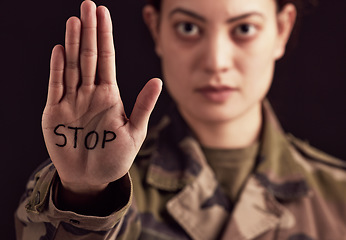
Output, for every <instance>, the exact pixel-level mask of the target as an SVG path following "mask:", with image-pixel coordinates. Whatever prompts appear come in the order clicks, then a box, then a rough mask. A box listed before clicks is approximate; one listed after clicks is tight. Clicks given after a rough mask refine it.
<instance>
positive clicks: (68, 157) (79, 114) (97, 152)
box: [42, 0, 162, 194]
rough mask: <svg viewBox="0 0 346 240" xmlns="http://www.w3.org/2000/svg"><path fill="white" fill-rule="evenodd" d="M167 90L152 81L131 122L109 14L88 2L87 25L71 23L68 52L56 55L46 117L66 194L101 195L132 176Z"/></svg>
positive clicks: (84, 13) (50, 144)
mask: <svg viewBox="0 0 346 240" xmlns="http://www.w3.org/2000/svg"><path fill="white" fill-rule="evenodd" d="M133 81H135V79H134V80H133ZM161 85H162V83H161V80H159V79H152V80H150V81H149V82H148V83H147V84H146V85H145V87H144V88H143V90H142V91H141V92H140V94H139V95H138V97H137V101H136V103H135V106H134V109H133V111H132V114H131V116H130V118H129V119H128V118H127V117H126V115H125V112H124V107H123V103H122V101H121V98H120V94H119V89H118V86H117V82H116V70H115V51H114V45H113V34H112V22H111V18H110V14H109V11H108V9H107V8H105V7H103V6H100V7H96V5H95V4H94V3H93V2H92V1H89V0H86V1H84V2H83V3H82V5H81V19H79V18H77V17H71V18H70V19H69V20H68V21H67V23H66V39H65V48H64V47H63V46H61V45H57V46H55V47H54V49H53V51H52V56H51V72H50V80H49V90H48V98H47V104H46V107H45V109H44V113H43V117H42V128H43V134H44V138H45V142H46V146H47V149H48V152H49V155H50V157H51V159H52V161H53V163H54V165H55V167H56V169H57V171H58V174H59V176H60V179H61V182H62V185H63V187H64V188H65V189H68V190H69V191H71V192H74V193H81V194H85V193H97V192H100V191H102V190H103V189H105V188H106V186H107V185H108V183H110V182H112V181H115V180H117V179H120V178H121V177H122V176H124V175H125V174H126V173H127V172H128V170H129V168H130V167H131V165H132V163H133V160H134V159H135V156H136V154H137V153H138V151H139V148H140V146H141V144H142V143H143V141H144V138H145V136H146V131H147V125H148V120H149V116H150V114H151V112H152V110H153V108H154V105H155V103H156V101H157V98H158V96H159V94H160V91H161Z"/></svg>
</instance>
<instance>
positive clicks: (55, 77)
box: [47, 45, 65, 105]
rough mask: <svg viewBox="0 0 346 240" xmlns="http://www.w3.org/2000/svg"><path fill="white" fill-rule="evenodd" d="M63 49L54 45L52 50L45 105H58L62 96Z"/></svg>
mask: <svg viewBox="0 0 346 240" xmlns="http://www.w3.org/2000/svg"><path fill="white" fill-rule="evenodd" d="M64 57H65V56H64V47H63V46H61V45H56V46H55V47H54V48H53V50H52V56H51V61H50V76H49V86H48V98H47V104H48V105H54V104H58V103H59V102H60V101H61V99H62V98H63V95H64V62H65V61H64Z"/></svg>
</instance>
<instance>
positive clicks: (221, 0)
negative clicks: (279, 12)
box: [161, 0, 276, 19]
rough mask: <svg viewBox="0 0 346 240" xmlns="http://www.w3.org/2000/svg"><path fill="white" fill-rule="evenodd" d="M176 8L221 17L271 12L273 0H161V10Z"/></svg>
mask: <svg viewBox="0 0 346 240" xmlns="http://www.w3.org/2000/svg"><path fill="white" fill-rule="evenodd" d="M177 8H182V9H186V10H189V11H192V12H196V13H198V14H199V15H202V16H204V17H206V18H207V19H223V18H229V17H233V16H237V15H242V14H246V13H248V12H259V13H261V14H263V15H266V14H270V13H273V10H274V12H275V9H276V2H275V0H163V1H162V6H161V11H162V13H163V14H170V12H172V11H174V10H175V9H177Z"/></svg>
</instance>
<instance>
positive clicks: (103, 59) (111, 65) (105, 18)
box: [96, 6, 116, 84]
mask: <svg viewBox="0 0 346 240" xmlns="http://www.w3.org/2000/svg"><path fill="white" fill-rule="evenodd" d="M96 15H97V45H98V46H97V49H98V61H97V73H98V77H99V83H100V84H102V83H105V84H114V83H116V81H115V51H114V40H113V27H112V20H111V17H110V14H109V11H108V9H107V8H106V7H103V6H100V7H98V8H97V11H96Z"/></svg>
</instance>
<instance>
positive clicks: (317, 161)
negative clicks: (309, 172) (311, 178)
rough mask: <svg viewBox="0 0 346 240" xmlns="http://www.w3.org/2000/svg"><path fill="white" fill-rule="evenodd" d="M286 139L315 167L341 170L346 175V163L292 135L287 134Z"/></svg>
mask: <svg viewBox="0 0 346 240" xmlns="http://www.w3.org/2000/svg"><path fill="white" fill-rule="evenodd" d="M286 137H287V139H288V141H289V143H290V145H291V146H292V147H293V148H294V150H295V151H297V152H298V153H299V155H300V156H301V157H302V158H304V160H305V161H307V162H309V163H310V164H312V165H315V166H316V167H317V166H319V165H321V166H326V167H328V168H330V169H340V170H343V171H344V172H345V174H346V161H344V160H341V159H339V158H336V157H333V156H332V155H330V154H327V153H325V152H323V151H321V150H319V149H317V148H315V147H313V146H311V145H310V144H309V143H308V142H307V141H303V140H301V139H299V138H296V137H295V136H293V135H292V134H287V135H286Z"/></svg>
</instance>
